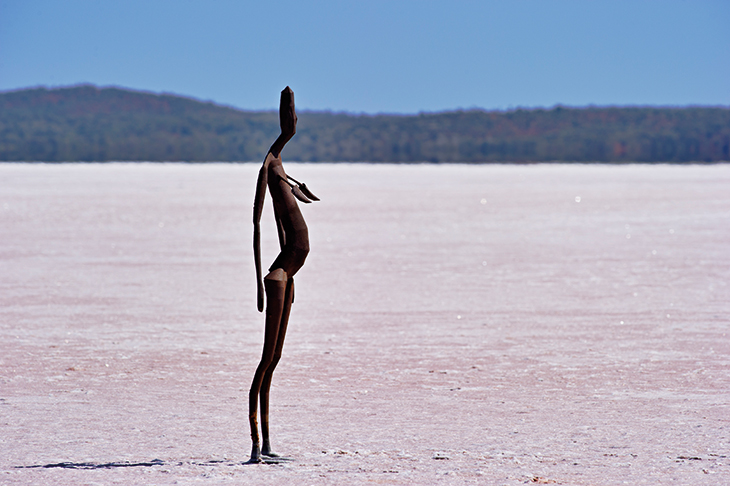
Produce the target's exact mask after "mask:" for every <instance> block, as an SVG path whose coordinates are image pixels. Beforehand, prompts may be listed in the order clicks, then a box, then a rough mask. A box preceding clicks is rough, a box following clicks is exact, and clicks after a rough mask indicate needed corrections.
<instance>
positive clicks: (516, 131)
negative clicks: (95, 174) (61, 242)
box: [0, 86, 730, 162]
mask: <svg viewBox="0 0 730 486" xmlns="http://www.w3.org/2000/svg"><path fill="white" fill-rule="evenodd" d="M278 132H279V127H278V116H277V113H276V112H274V111H270V112H252V111H241V110H237V109H234V108H229V107H224V106H219V105H215V104H213V103H206V102H201V101H197V100H193V99H189V98H184V97H180V96H173V95H157V94H151V93H144V92H137V91H130V90H124V89H118V88H104V89H99V88H96V87H94V86H77V87H71V88H62V89H52V90H49V89H45V88H35V89H27V90H21V91H12V92H5V93H0V160H13V161H73V160H79V161H108V160H147V161H212V160H217V161H250V160H256V161H258V160H259V159H262V158H263V156H264V155H265V153H266V151H267V150H268V148H269V145H270V144H271V143H272V142H273V140H274V139H275V138H276V136H277V135H278ZM283 155H284V157H286V159H288V160H301V161H366V162H422V161H428V162H502V161H504V162H539V161H553V160H559V161H575V162H596V161H598V162H630V161H639V162H695V161H698V162H712V161H721V160H730V109H728V108H724V107H722V108H707V107H688V108H652V107H625V108H619V107H609V108H598V107H589V108H566V107H555V108H553V109H534V110H520V109H518V110H513V111H507V112H501V111H482V110H468V111H454V112H444V113H432V114H429V113H423V114H419V115H373V116H371V115H351V114H336V113H328V112H302V113H300V117H299V124H298V127H297V135H296V136H295V137H294V139H293V140H292V141H291V142H290V143H289V144H288V145H287V147H286V149H285V151H284V154H283Z"/></svg>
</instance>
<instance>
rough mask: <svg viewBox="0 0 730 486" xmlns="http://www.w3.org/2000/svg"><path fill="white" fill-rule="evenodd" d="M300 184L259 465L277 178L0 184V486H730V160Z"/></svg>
mask: <svg viewBox="0 0 730 486" xmlns="http://www.w3.org/2000/svg"><path fill="white" fill-rule="evenodd" d="M285 167H286V169H287V171H288V173H289V174H291V175H292V176H294V177H295V178H297V179H298V180H303V181H305V182H306V183H307V185H308V187H309V188H310V189H311V190H312V191H313V192H314V193H315V194H317V195H318V196H319V197H320V198H321V199H322V201H321V202H318V203H315V204H311V205H307V206H306V207H302V211H303V213H304V217H305V218H306V220H307V222H308V224H309V227H310V239H311V248H312V250H311V253H310V255H309V258H308V260H307V262H306V264H305V266H304V268H303V269H302V270H301V271H300V273H299V274H298V276H297V277H296V280H297V293H296V301H295V303H294V307H293V310H292V318H291V322H290V325H289V334H288V336H287V342H286V346H285V348H284V358H283V359H282V361H281V363H280V365H279V368H278V369H277V372H276V374H275V375H274V384H273V387H272V405H271V421H272V442H273V447H274V450H275V451H277V452H279V453H281V454H284V455H286V456H288V457H291V458H292V459H293V460H292V461H290V462H286V463H283V464H277V465H244V464H243V463H244V462H245V461H246V460H247V459H248V455H249V453H250V438H249V431H248V420H247V396H248V387H249V384H250V380H251V378H252V376H253V372H254V369H255V367H256V364H257V360H258V358H259V356H260V353H261V343H262V340H263V316H262V315H261V314H259V313H258V312H257V311H256V300H255V278H254V269H253V257H252V250H251V242H252V225H251V215H252V202H253V189H254V185H255V180H256V175H257V171H258V164H241V165H233V164H201V165H186V164H88V165H85V164H62V165H45V164H0V484H2V485H6V484H7V485H15V484H34V485H37V484H54V485H55V484H59V485H65V484H68V485H76V484H79V485H82V484H83V485H87V484H88V485H92V484H99V485H110V484H120V485H135V484H140V485H141V484H144V485H147V484H155V485H167V484H297V485H308V484H354V485H357V484H434V483H438V484H490V485H491V484H494V485H502V484H505V485H516V484H524V483H527V484H566V485H617V484H631V485H642V484H646V485H657V484H681V485H689V484H691V485H704V484H707V485H718V484H730V336H728V333H730V165H727V164H725V165H710V166H697V165H695V166H665V165H655V166H649V165H625V166H615V165H563V164H549V165H524V166H507V165H480V166H468V165H407V166H397V165H349V164H316V165H315V164H310V165H306V164H290V163H286V162H285ZM263 232H264V236H263V246H264V264H265V265H266V266H268V263H269V262H271V260H272V259H273V258H274V256H275V254H276V248H277V242H276V230H275V227H274V224H273V215H272V212H271V204H270V200H268V201H267V206H266V212H265V214H264V226H263Z"/></svg>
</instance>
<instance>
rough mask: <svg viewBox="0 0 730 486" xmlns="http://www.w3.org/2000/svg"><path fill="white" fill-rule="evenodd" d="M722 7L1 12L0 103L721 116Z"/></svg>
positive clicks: (93, 5) (35, 7)
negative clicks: (101, 96)
mask: <svg viewBox="0 0 730 486" xmlns="http://www.w3.org/2000/svg"><path fill="white" fill-rule="evenodd" d="M729 26H730V1H727V0H718V1H701V0H696V1H672V0H662V1H642V0H631V1H623V0H610V1H599V0H595V1H589V0H585V1H558V0H555V1H550V0H540V1H528V0H512V1H507V0H503V1H467V0H463V1H460V0H450V1H429V0H418V1H415V0H414V1H411V0H387V1H381V0H359V1H345V0H343V1H305V0H301V1H285V2H275V1H264V0H259V1H256V2H248V1H228V0H209V1H186V0H175V1H167V0H144V1H139V0H125V1H111V0H110V1H92V0H57V1H43V0H38V1H36V0H0V90H9V89H18V88H24V87H29V86H39V85H44V86H67V85H72V84H78V83H93V84H96V85H100V86H108V85H114V86H122V87H128V88H133V89H140V90H146V91H152V92H168V93H176V94H182V95H186V96H191V97H195V98H199V99H203V100H212V101H215V102H217V103H221V104H227V105H232V106H235V107H239V108H244V109H272V108H275V107H277V105H278V94H279V91H280V90H281V89H282V88H283V87H284V86H286V85H290V86H291V87H292V89H294V92H295V94H296V100H297V106H298V108H299V109H311V110H325V109H329V110H334V111H349V112H355V113H359V112H366V113H378V112H386V113H416V112H420V111H442V110H451V109H457V108H486V109H509V108H515V107H518V106H521V107H538V106H543V107H549V106H553V105H555V104H558V103H560V104H564V105H571V106H583V105H588V104H595V105H675V106H677V105H679V106H682V105H689V104H698V105H725V106H727V105H730V27H729Z"/></svg>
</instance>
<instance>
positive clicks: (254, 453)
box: [246, 444, 264, 464]
mask: <svg viewBox="0 0 730 486" xmlns="http://www.w3.org/2000/svg"><path fill="white" fill-rule="evenodd" d="M263 462H264V461H263V459H261V451H260V450H259V445H258V444H254V445H253V446H252V447H251V459H249V460H248V462H247V463H246V464H261V463H263Z"/></svg>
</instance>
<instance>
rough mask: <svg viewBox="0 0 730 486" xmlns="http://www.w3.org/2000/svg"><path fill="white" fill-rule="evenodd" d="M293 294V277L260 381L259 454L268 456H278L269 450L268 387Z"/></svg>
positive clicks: (283, 334) (278, 353)
mask: <svg viewBox="0 0 730 486" xmlns="http://www.w3.org/2000/svg"><path fill="white" fill-rule="evenodd" d="M293 296H294V279H293V278H290V279H289V281H288V282H287V286H286V294H285V296H284V307H283V309H282V313H281V322H280V324H279V335H278V337H277V339H276V347H275V348H274V357H273V359H272V360H271V364H270V365H269V367H268V369H267V370H266V372H265V373H264V379H263V381H262V382H261V390H260V392H259V397H260V399H261V438H262V441H263V442H262V444H261V454H263V455H264V456H269V457H278V456H277V455H276V454H274V453H273V452H272V451H271V443H270V442H269V389H270V388H271V377H272V376H273V374H274V369H276V365H277V364H279V360H280V359H281V350H282V348H283V347H284V338H285V337H286V328H287V325H288V324H289V314H290V312H291V304H292V297H293Z"/></svg>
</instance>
